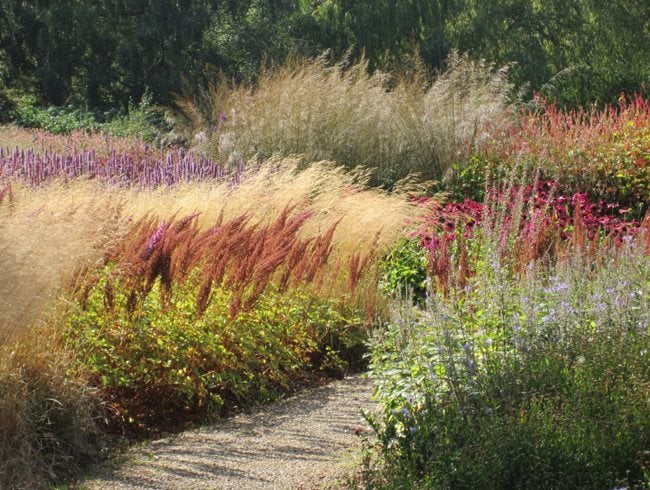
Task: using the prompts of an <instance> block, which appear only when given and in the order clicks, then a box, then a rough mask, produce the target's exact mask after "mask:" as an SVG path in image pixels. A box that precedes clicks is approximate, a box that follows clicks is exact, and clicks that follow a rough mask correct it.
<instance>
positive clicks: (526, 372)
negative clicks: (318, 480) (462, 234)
mask: <svg viewBox="0 0 650 490" xmlns="http://www.w3.org/2000/svg"><path fill="white" fill-rule="evenodd" d="M644 248H645V247H641V246H640V242H638V241H637V240H631V241H630V244H629V246H628V247H627V248H625V249H622V250H619V251H618V252H616V251H614V250H604V251H603V253H602V255H600V256H599V257H598V258H594V257H587V256H586V255H584V254H581V253H579V252H578V251H574V252H573V253H572V254H571V255H570V256H569V257H568V258H567V259H566V261H560V262H558V263H557V264H556V265H554V266H552V267H550V268H549V267H547V266H545V267H542V266H541V265H540V264H534V265H531V266H530V267H529V268H528V269H527V270H525V271H524V272H523V273H521V274H514V273H513V271H512V270H511V269H510V268H509V267H508V266H507V265H505V264H503V263H501V262H500V260H499V257H498V256H497V255H491V254H489V253H487V252H485V253H484V255H483V257H484V261H483V265H482V270H480V271H479V273H478V274H477V275H476V276H475V277H473V279H472V280H471V281H470V282H469V283H468V284H467V286H466V287H465V288H464V289H463V290H461V291H458V290H456V291H450V292H449V294H448V295H447V296H446V297H445V296H443V295H441V294H440V295H432V296H431V297H430V298H429V300H428V304H427V308H426V309H425V310H422V309H417V308H413V307H411V306H410V305H406V304H403V305H402V309H401V310H400V311H398V312H397V313H396V315H395V316H394V318H393V320H392V322H391V324H390V325H389V326H388V327H387V328H386V329H384V330H382V331H380V332H377V334H376V335H375V336H374V338H373V339H372V341H371V361H370V373H371V374H370V375H371V378H372V379H373V381H374V383H375V385H376V387H377V395H378V397H379V399H380V400H381V402H382V404H383V407H384V411H383V414H382V415H380V416H377V417H371V418H370V419H371V422H372V425H373V427H374V429H375V431H376V434H377V437H378V443H379V447H380V450H381V455H382V457H383V462H384V471H382V472H379V473H376V474H374V475H372V476H371V478H372V484H373V485H376V486H378V487H388V488H419V487H421V488H613V487H614V486H621V485H623V486H628V485H629V486H634V485H644V484H646V485H647V484H648V483H649V482H650V453H649V451H650V418H649V417H648V413H650V301H649V299H648V298H650V258H649V257H648V256H647V255H646V254H644V253H643V249H644Z"/></svg>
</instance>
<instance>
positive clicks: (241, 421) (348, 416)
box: [82, 376, 376, 490]
mask: <svg viewBox="0 0 650 490" xmlns="http://www.w3.org/2000/svg"><path fill="white" fill-rule="evenodd" d="M371 395H372V386H371V384H370V382H369V381H367V380H364V379H361V378H360V377H358V376H352V377H347V378H345V379H343V380H340V381H335V382H332V383H330V384H328V385H326V386H322V387H318V388H312V389H308V390H306V391H304V392H301V393H300V394H298V395H296V396H294V397H291V398H288V399H285V400H281V401H279V402H276V403H273V404H271V405H269V406H266V407H262V408H260V409H257V410H255V411H252V412H250V413H242V414H239V415H236V416H234V417H232V418H227V419H224V420H222V421H220V422H218V423H217V424H215V425H211V426H208V427H203V428H201V429H198V430H192V431H188V432H185V433H182V434H180V435H177V436H174V437H171V438H168V439H162V440H159V441H153V442H150V443H147V444H146V445H144V446H140V447H137V448H133V449H131V450H129V451H128V453H127V455H126V462H125V463H123V464H121V465H119V466H118V467H117V468H114V469H113V470H112V471H110V472H109V473H107V474H104V475H102V476H101V477H99V478H95V479H92V480H88V481H86V482H84V484H83V485H82V488H89V489H102V490H103V489H221V488H224V489H225V488H236V489H258V488H259V489H262V488H263V489H271V488H277V489H311V488H336V487H337V486H339V487H340V485H341V478H344V477H345V475H346V473H348V472H349V471H350V470H351V469H352V465H353V462H354V461H355V455H356V456H358V451H359V448H360V446H361V441H360V438H359V437H358V436H356V435H355V429H356V428H357V427H360V428H362V430H363V431H364V432H367V430H368V428H367V424H366V422H365V421H364V419H363V418H362V417H361V415H360V411H361V409H365V410H368V409H374V408H376V405H375V403H374V402H372V401H371Z"/></svg>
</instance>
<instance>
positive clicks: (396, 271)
mask: <svg viewBox="0 0 650 490" xmlns="http://www.w3.org/2000/svg"><path fill="white" fill-rule="evenodd" d="M427 261H428V256H427V252H426V251H425V250H423V249H422V247H421V246H420V239H418V238H402V239H401V240H400V241H399V242H398V243H397V244H396V245H395V246H394V247H393V248H392V249H391V250H390V252H388V254H387V255H386V256H385V257H384V258H383V260H382V261H381V263H380V268H381V270H382V275H381V282H380V287H381V288H382V289H383V290H384V291H385V292H387V293H389V294H391V295H393V296H397V297H402V296H407V295H412V297H413V299H415V300H416V301H417V302H420V303H421V302H423V301H424V299H425V297H426V294H427Z"/></svg>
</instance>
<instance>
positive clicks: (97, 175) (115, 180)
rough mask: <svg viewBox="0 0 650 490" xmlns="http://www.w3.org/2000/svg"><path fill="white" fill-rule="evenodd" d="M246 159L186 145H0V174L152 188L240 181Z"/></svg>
mask: <svg viewBox="0 0 650 490" xmlns="http://www.w3.org/2000/svg"><path fill="white" fill-rule="evenodd" d="M242 172H243V163H241V162H240V163H239V164H238V165H237V166H236V167H234V168H229V167H225V166H223V165H221V164H220V163H217V162H215V161H213V160H210V159H208V158H204V157H200V156H198V155H196V154H194V153H192V152H188V151H185V150H182V149H178V150H169V151H167V152H166V153H160V152H156V151H145V152H135V151H132V152H128V151H127V152H123V153H118V152H117V151H115V150H113V151H112V152H111V153H110V154H108V156H102V155H98V153H96V152H95V151H94V150H86V149H84V150H80V151H78V150H73V151H70V152H67V153H62V154H60V153H54V152H50V151H47V150H46V151H45V152H44V153H37V152H36V151H34V150H33V149H31V150H21V149H19V148H17V147H16V148H15V149H14V150H8V149H3V148H0V179H4V180H14V181H19V182H24V183H26V184H28V185H29V186H32V187H37V186H41V185H43V184H46V183H48V182H51V181H53V180H55V179H58V180H70V179H75V178H80V177H83V178H88V179H102V180H104V181H106V182H107V183H111V184H116V185H120V186H136V187H141V188H151V187H159V186H172V185H176V184H180V183H187V182H197V181H204V180H214V179H216V180H228V179H230V180H232V181H233V182H235V183H236V182H238V181H239V179H240V178H241V174H242Z"/></svg>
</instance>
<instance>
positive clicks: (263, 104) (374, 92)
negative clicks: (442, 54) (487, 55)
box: [178, 54, 511, 185]
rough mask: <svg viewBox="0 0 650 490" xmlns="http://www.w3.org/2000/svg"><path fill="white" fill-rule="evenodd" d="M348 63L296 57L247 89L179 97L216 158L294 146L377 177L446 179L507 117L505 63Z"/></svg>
mask: <svg viewBox="0 0 650 490" xmlns="http://www.w3.org/2000/svg"><path fill="white" fill-rule="evenodd" d="M348 65H349V64H348V63H347V61H343V62H342V63H341V64H340V65H338V66H330V65H329V64H328V63H327V62H326V59H325V58H324V57H321V58H317V59H315V60H297V61H294V62H292V63H289V64H287V65H285V66H283V67H280V68H279V69H276V70H275V71H270V72H268V73H266V74H264V75H262V76H261V77H260V80H259V83H258V85H256V87H255V88H254V89H252V90H251V89H249V88H248V87H233V86H229V85H228V84H227V83H224V82H223V81H221V82H220V83H217V84H216V85H215V86H214V87H213V88H212V90H211V91H209V92H208V94H207V95H204V96H203V97H202V98H201V97H199V99H200V100H196V99H192V98H186V99H182V100H179V101H178V105H179V107H180V108H181V110H182V111H183V112H184V113H185V114H186V116H187V119H188V121H189V122H188V124H189V125H190V126H192V127H193V130H194V132H200V135H201V137H202V138H203V139H205V140H206V141H205V142H204V147H205V151H207V152H208V153H210V155H211V156H213V157H216V158H217V159H219V160H221V161H226V160H231V161H233V160H238V159H244V160H247V159H250V158H253V157H255V156H257V157H259V158H262V159H264V158H269V157H271V156H273V155H280V156H288V155H291V154H300V155H303V156H304V158H303V161H302V163H303V164H304V165H308V164H310V163H311V162H315V161H320V160H331V161H335V162H337V163H339V164H341V165H345V167H346V168H348V169H353V168H355V167H357V166H363V167H367V168H372V169H374V170H375V172H374V173H373V176H372V183H373V184H384V185H392V184H394V183H395V182H397V181H398V180H400V179H401V178H403V177H406V176H407V175H409V174H411V173H414V172H417V173H420V174H421V175H422V177H423V178H425V179H441V178H443V177H444V176H445V174H446V172H447V171H448V170H449V169H450V168H451V166H452V164H454V163H457V162H458V161H459V160H462V159H463V158H467V157H469V155H470V154H471V153H472V151H474V150H475V149H476V147H477V146H481V145H483V144H484V143H486V142H487V141H488V140H489V139H490V135H491V134H493V133H494V131H496V129H497V128H498V127H500V126H501V124H502V123H504V122H506V121H508V119H509V117H510V115H511V110H510V106H509V104H508V97H509V95H510V92H511V87H510V85H509V84H508V82H507V77H506V71H505V70H495V69H494V67H493V66H490V65H487V64H484V63H478V62H473V61H470V60H469V59H468V58H467V57H462V56H459V55H456V54H454V55H452V56H451V57H450V58H449V60H448V69H447V71H445V72H443V73H440V74H439V75H438V76H437V78H435V79H434V81H433V82H429V81H428V76H427V75H426V74H425V73H424V71H423V70H422V69H420V70H419V71H418V72H417V73H415V74H414V75H413V76H412V77H411V78H408V79H398V80H395V79H390V77H388V76H387V75H386V74H383V73H375V74H369V73H368V70H367V62H366V61H365V60H362V61H360V62H359V63H357V64H354V65H352V66H348ZM389 86H390V87H391V88H390V90H389V89H388V88H387V87H389Z"/></svg>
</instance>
